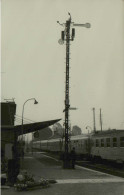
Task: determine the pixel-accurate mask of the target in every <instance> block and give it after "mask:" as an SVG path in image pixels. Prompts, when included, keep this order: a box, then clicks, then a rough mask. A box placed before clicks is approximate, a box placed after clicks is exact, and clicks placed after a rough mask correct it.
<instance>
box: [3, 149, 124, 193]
mask: <svg viewBox="0 0 124 195" xmlns="http://www.w3.org/2000/svg"><path fill="white" fill-rule="evenodd" d="M21 168H22V170H26V171H27V172H28V173H29V174H33V175H34V176H35V177H36V178H37V179H38V178H44V179H48V180H55V181H56V183H54V184H50V187H48V188H42V189H40V188H39V189H36V190H31V191H22V192H18V191H15V190H14V188H13V187H11V188H9V189H2V190H1V194H2V195H8V193H9V195H17V194H18V193H23V194H24V195H25V194H27V195H28V194H30V195H35V194H36V195H39V194H40V195H42V194H43V195H67V194H70V195H76V194H78V195H124V178H121V177H117V176H112V175H109V174H106V173H101V172H99V171H94V170H91V169H87V168H83V167H80V166H76V167H75V169H63V168H62V162H61V161H59V160H57V159H55V158H53V157H49V156H48V155H47V153H41V152H34V153H33V154H31V153H30V154H29V153H28V154H26V155H25V157H24V160H23V164H22V167H21Z"/></svg>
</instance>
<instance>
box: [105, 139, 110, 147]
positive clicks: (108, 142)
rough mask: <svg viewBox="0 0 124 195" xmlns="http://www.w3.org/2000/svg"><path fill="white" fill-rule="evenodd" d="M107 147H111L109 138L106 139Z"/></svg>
mask: <svg viewBox="0 0 124 195" xmlns="http://www.w3.org/2000/svg"><path fill="white" fill-rule="evenodd" d="M106 146H107V147H110V138H107V139H106Z"/></svg>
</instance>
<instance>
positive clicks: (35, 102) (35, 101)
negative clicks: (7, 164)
mask: <svg viewBox="0 0 124 195" xmlns="http://www.w3.org/2000/svg"><path fill="white" fill-rule="evenodd" d="M30 100H34V104H38V102H37V100H36V99H35V98H30V99H27V100H26V101H25V102H24V104H23V109H22V132H21V134H22V146H21V152H22V148H23V119H24V108H25V104H26V103H27V102H28V101H30ZM22 158H23V156H22Z"/></svg>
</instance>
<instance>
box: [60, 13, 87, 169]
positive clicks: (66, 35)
mask: <svg viewBox="0 0 124 195" xmlns="http://www.w3.org/2000/svg"><path fill="white" fill-rule="evenodd" d="M68 14H69V19H68V20H67V21H66V23H63V24H60V23H59V21H57V23H59V24H60V25H61V26H63V27H65V30H64V31H61V39H59V41H58V42H59V44H61V45H62V44H64V41H66V80H65V109H64V111H63V112H65V122H64V126H65V154H64V166H63V167H64V168H70V163H69V155H68V154H69V147H68V145H69V135H68V133H69V130H70V127H69V110H76V108H70V102H69V68H70V67H69V59H70V58H69V57H70V41H73V40H74V37H75V29H74V28H72V31H71V26H83V27H86V28H90V24H89V23H86V24H75V23H74V22H72V21H71V15H70V13H68ZM70 31H71V32H70Z"/></svg>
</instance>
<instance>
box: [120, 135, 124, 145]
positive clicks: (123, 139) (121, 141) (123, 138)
mask: <svg viewBox="0 0 124 195" xmlns="http://www.w3.org/2000/svg"><path fill="white" fill-rule="evenodd" d="M120 147H124V137H120Z"/></svg>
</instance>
